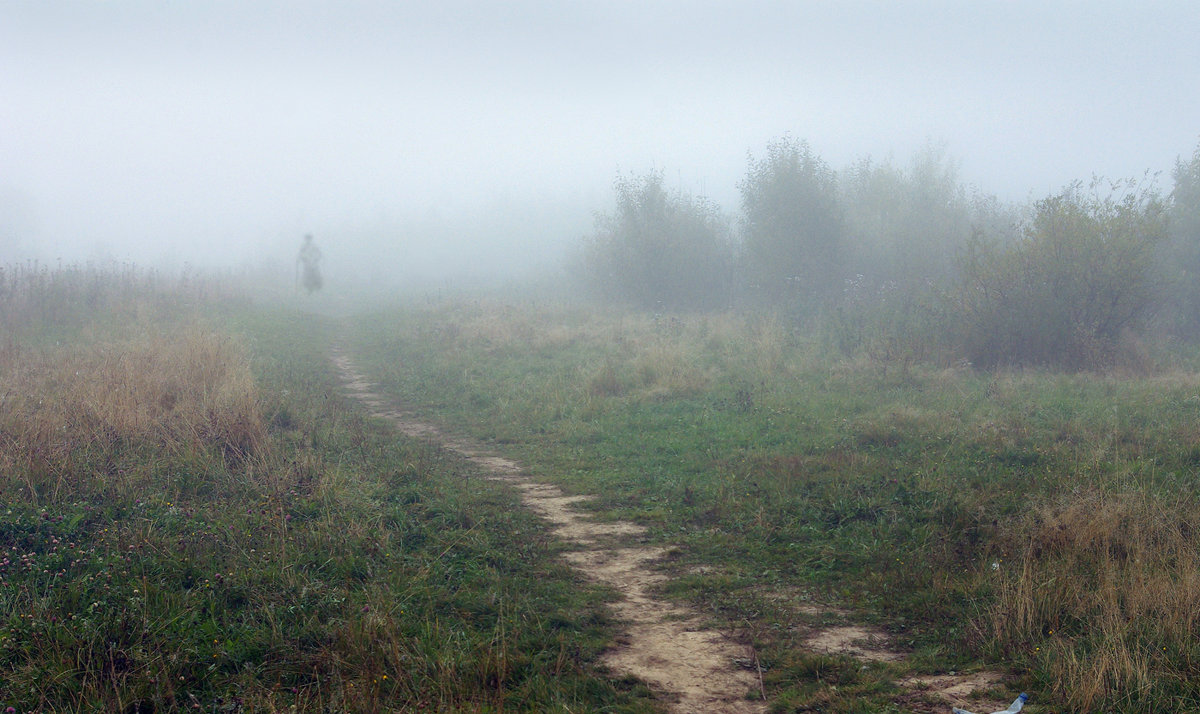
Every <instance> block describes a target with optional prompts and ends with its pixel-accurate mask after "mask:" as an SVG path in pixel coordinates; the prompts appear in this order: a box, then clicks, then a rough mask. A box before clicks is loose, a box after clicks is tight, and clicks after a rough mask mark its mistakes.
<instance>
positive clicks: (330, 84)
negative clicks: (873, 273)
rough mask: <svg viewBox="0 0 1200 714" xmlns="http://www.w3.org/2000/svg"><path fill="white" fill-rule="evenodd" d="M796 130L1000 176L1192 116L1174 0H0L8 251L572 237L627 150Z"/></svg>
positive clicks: (877, 152)
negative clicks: (925, 153) (942, 150)
mask: <svg viewBox="0 0 1200 714" xmlns="http://www.w3.org/2000/svg"><path fill="white" fill-rule="evenodd" d="M784 135H790V136H792V137H794V138H800V139H806V140H808V141H809V143H810V144H811V145H812V147H813V149H814V150H815V151H816V152H817V153H818V154H820V155H821V156H822V157H823V158H824V159H825V160H826V161H827V162H828V163H829V164H830V165H831V166H832V167H833V168H835V169H840V168H842V167H843V166H845V165H847V164H848V163H849V162H851V161H852V160H854V159H856V158H859V157H862V156H864V155H871V156H873V157H875V158H877V159H880V158H886V157H888V156H892V157H894V158H895V160H896V161H897V162H898V163H904V162H906V161H907V160H908V158H909V157H911V155H912V154H913V152H914V151H915V150H916V149H917V148H919V147H920V146H922V145H924V144H926V143H928V142H929V141H935V142H943V143H944V144H945V146H946V148H947V150H948V151H949V153H950V154H951V155H952V156H954V157H955V158H957V159H958V160H959V161H960V165H961V172H962V176H963V179H964V180H965V181H967V182H970V183H972V184H976V185H977V186H978V187H979V188H981V189H982V190H984V191H986V192H990V193H995V194H998V195H999V196H1001V197H1002V198H1005V199H1009V200H1021V199H1026V198H1029V197H1034V198H1038V197H1042V196H1044V195H1046V194H1048V193H1050V192H1052V191H1054V190H1056V189H1058V188H1060V187H1062V186H1063V185H1065V184H1066V183H1069V182H1070V181H1073V180H1075V179H1087V178H1089V177H1091V176H1092V175H1093V174H1102V175H1106V176H1109V177H1114V178H1116V177H1127V176H1140V175H1141V174H1142V173H1143V172H1144V171H1146V170H1147V169H1149V170H1152V171H1159V170H1161V171H1163V172H1164V176H1163V181H1164V183H1165V185H1166V187H1167V188H1169V184H1170V179H1169V173H1170V170H1171V168H1172V167H1173V165H1174V162H1175V159H1176V158H1177V157H1179V156H1181V155H1182V156H1185V157H1187V156H1190V155H1191V153H1192V151H1193V150H1194V149H1195V147H1196V145H1197V142H1198V141H1200V7H1198V6H1197V5H1196V3H1195V2H1194V0H1180V1H1178V2H1153V1H1146V0H1139V1H1131V2H1098V1H1096V0H1092V1H1090V2H1054V1H1053V0H1036V1H1024V0H996V1H970V0H960V1H956V2H905V1H903V0H889V1H881V2H854V1H847V0H838V1H831V2H805V1H797V2H766V1H761V0H737V1H729V2H683V1H678V2H655V1H654V0H640V1H637V2H633V1H628V2H627V1H624V0H605V1H595V2H571V1H569V0H554V1H550V0H544V1H541V2H537V1H532V0H508V1H505V2H479V1H455V0H449V1H447V0H437V1H436V2H434V1H432V0H431V1H430V2H383V1H382V0H376V1H368V0H359V1H355V0H339V1H337V2H332V1H331V2H305V1H303V0H290V1H286V2H284V1H279V2H254V1H253V0H235V1H228V2H225V1H220V0H206V1H202V0H195V1H192V2H188V1H184V0H156V1H149V0H146V1H141V2H134V1H122V0H103V1H102V0H90V1H88V2H64V1H61V0H0V263H3V262H5V261H6V260H11V259H12V258H13V257H18V258H19V257H21V256H24V255H27V254H30V253H36V254H39V255H41V256H42V257H44V258H50V259H53V258H55V257H59V256H61V257H63V258H65V259H68V260H71V259H79V258H87V257H89V256H92V255H96V254H98V251H104V252H105V253H107V254H109V255H112V256H114V257H117V258H119V259H137V260H139V261H158V260H161V259H164V258H166V259H172V260H176V261H182V260H189V261H193V262H200V263H211V262H230V263H236V262H238V261H244V260H251V259H259V258H261V256H262V255H265V254H269V253H271V252H287V253H288V254H287V255H286V256H284V260H290V259H291V253H290V251H294V250H295V248H296V247H298V245H299V241H300V237H301V236H302V235H303V233H305V232H312V233H314V234H315V235H316V236H317V239H318V243H319V244H321V245H322V247H323V248H324V249H325V252H326V255H327V256H330V257H332V256H336V255H338V253H339V251H340V252H343V253H346V254H350V253H355V254H358V255H363V254H367V253H369V252H371V251H373V250H375V249H376V247H377V245H381V244H378V243H377V241H384V244H382V245H386V247H387V249H386V250H384V251H382V252H381V253H380V255H385V256H386V260H407V261H408V263H409V264H410V266H416V267H419V268H420V269H423V270H424V269H433V267H434V266H435V265H436V264H437V261H440V260H442V259H448V258H453V257H456V256H462V255H468V254H470V255H474V256H476V257H475V258H474V259H473V260H474V263H476V264H478V265H477V266H476V267H478V266H488V265H503V264H507V262H511V261H516V260H517V259H518V258H522V259H523V258H524V257H528V256H529V255H530V254H536V255H535V257H536V256H543V257H546V256H555V255H558V254H559V253H560V252H561V249H562V247H563V246H564V245H566V244H569V243H573V242H575V241H577V240H578V238H579V237H580V236H581V235H583V234H584V233H586V232H587V231H588V230H589V229H590V227H591V221H592V217H591V216H592V211H594V210H603V209H606V208H608V206H609V202H610V201H611V186H612V182H613V179H614V178H615V177H616V176H617V175H618V173H625V174H628V173H630V172H633V173H644V172H645V171H646V170H649V169H658V170H662V171H663V172H664V174H665V176H666V177H667V178H668V181H669V183H670V184H672V185H673V186H679V187H682V188H684V189H685V190H688V191H691V192H693V193H702V194H706V195H708V196H709V197H711V198H713V199H714V200H716V201H717V202H718V203H720V204H721V205H722V206H723V207H724V208H725V209H726V210H727V211H728V212H730V213H734V212H736V211H737V209H738V194H737V182H738V181H739V180H740V179H741V178H742V176H743V175H744V174H745V171H746V166H747V153H748V152H750V153H762V152H763V150H764V149H765V147H766V144H767V143H768V142H770V141H771V140H773V139H777V138H779V137H782V136H784Z"/></svg>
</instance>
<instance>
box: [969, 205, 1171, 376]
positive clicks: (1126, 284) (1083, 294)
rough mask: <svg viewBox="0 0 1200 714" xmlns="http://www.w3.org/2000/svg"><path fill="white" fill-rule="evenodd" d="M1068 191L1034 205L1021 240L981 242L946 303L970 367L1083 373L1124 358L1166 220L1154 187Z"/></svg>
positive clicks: (1149, 292)
mask: <svg viewBox="0 0 1200 714" xmlns="http://www.w3.org/2000/svg"><path fill="white" fill-rule="evenodd" d="M1100 185H1101V183H1100V182H1099V181H1095V182H1093V183H1092V185H1091V186H1090V189H1089V190H1087V191H1085V190H1084V189H1083V187H1082V186H1081V185H1080V184H1072V185H1071V186H1069V187H1067V188H1066V189H1064V190H1063V191H1062V192H1061V193H1059V194H1057V195H1053V196H1050V197H1048V198H1046V199H1043V200H1041V201H1039V202H1038V203H1037V204H1036V207H1035V211H1034V215H1033V218H1032V219H1031V220H1030V221H1029V222H1028V223H1027V224H1026V225H1025V227H1024V230H1023V236H1022V239H1021V240H1019V241H1017V242H1015V243H1003V242H1000V241H998V240H996V239H994V238H989V237H988V236H982V235H977V236H976V237H975V239H974V240H973V241H972V243H971V245H970V246H969V250H968V252H967V254H966V256H965V258H964V260H963V263H962V266H961V271H962V272H961V278H960V280H959V282H958V285H957V287H956V291H955V292H954V293H953V294H952V295H951V296H950V297H949V299H950V300H951V303H952V308H951V310H952V315H951V318H952V319H954V320H956V322H957V325H958V331H959V334H958V339H959V340H960V341H961V349H962V350H963V352H964V354H965V355H966V356H967V358H968V359H970V360H971V362H972V363H974V364H976V365H978V366H981V367H991V366H996V365H1046V366H1056V367H1065V368H1068V369H1086V368H1092V367H1099V366H1103V365H1106V364H1111V363H1113V361H1114V360H1116V359H1118V357H1120V356H1121V354H1120V348H1121V346H1122V345H1121V340H1122V338H1123V337H1124V335H1125V333H1126V331H1127V330H1134V329H1136V328H1139V327H1141V326H1142V325H1144V324H1145V322H1146V320H1147V319H1148V317H1149V316H1150V309H1151V307H1152V306H1153V304H1154V302H1155V298H1156V295H1155V281H1156V276H1155V275H1154V274H1153V272H1152V268H1153V258H1154V255H1155V249H1156V248H1157V246H1158V245H1159V244H1160V243H1161V242H1162V241H1163V240H1164V238H1165V236H1166V226H1167V223H1166V210H1165V206H1164V203H1163V201H1162V199H1161V198H1160V196H1159V194H1158V192H1157V191H1156V190H1155V189H1154V188H1153V187H1139V186H1137V185H1136V184H1135V183H1133V182H1129V183H1128V184H1115V185H1112V186H1111V189H1112V190H1111V192H1109V193H1101V192H1100V191H1099V189H1100Z"/></svg>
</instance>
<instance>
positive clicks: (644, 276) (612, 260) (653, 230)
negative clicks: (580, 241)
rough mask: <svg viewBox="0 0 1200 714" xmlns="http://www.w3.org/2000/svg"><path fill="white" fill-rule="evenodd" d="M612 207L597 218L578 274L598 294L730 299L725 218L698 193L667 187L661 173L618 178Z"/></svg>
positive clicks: (700, 302)
mask: <svg viewBox="0 0 1200 714" xmlns="http://www.w3.org/2000/svg"><path fill="white" fill-rule="evenodd" d="M615 189H616V194H617V207H616V211H615V212H613V213H608V214H601V215H599V216H598V217H597V219H596V232H595V234H594V235H593V236H592V237H591V239H590V241H589V242H588V244H587V245H586V247H585V252H584V255H583V262H582V265H581V269H582V273H583V277H584V280H585V281H586V282H587V283H588V285H589V286H590V287H591V288H592V289H593V290H594V291H595V292H597V293H599V294H600V295H601V296H602V297H604V298H607V299H610V300H614V301H619V302H626V303H630V304H633V305H636V306H638V307H642V308H648V309H653V310H663V309H670V310H678V309H709V308H714V307H724V306H726V305H727V304H728V301H729V277H730V272H731V269H732V255H733V249H732V246H731V244H730V236H729V221H728V219H726V218H725V217H724V216H723V215H722V214H721V212H720V209H719V208H718V207H717V206H716V205H714V204H712V203H711V202H709V201H707V200H706V199H704V198H701V197H693V196H690V195H687V194H684V193H682V192H676V193H673V194H672V193H668V192H667V191H666V189H664V188H663V177H662V173H661V172H651V173H649V174H646V175H645V176H641V177H631V178H619V179H617V181H616V184H615Z"/></svg>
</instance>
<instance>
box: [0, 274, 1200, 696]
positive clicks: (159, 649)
mask: <svg viewBox="0 0 1200 714" xmlns="http://www.w3.org/2000/svg"><path fill="white" fill-rule="evenodd" d="M14 275H16V276H17V277H16V279H14V278H13V276H14ZM5 280H6V281H7V282H5V283H4V285H3V286H2V287H3V289H2V290H0V326H2V327H3V328H4V329H5V338H4V340H3V341H0V399H2V400H3V409H2V410H0V667H2V668H3V669H2V671H3V673H4V676H2V677H0V709H3V708H6V707H9V706H11V707H13V708H14V709H15V710H17V711H20V712H28V711H93V712H110V711H128V712H146V711H172V710H179V709H189V710H199V711H211V712H236V711H292V710H295V711H301V712H306V711H308V712H325V711H389V710H391V711H410V710H414V709H416V710H420V709H425V710H431V711H478V712H487V711H530V712H534V711H536V712H542V711H550V712H553V711H559V712H567V711H572V712H578V711H604V712H649V711H659V710H661V705H660V704H659V703H657V702H656V701H655V700H654V698H653V696H652V695H651V693H650V692H649V691H648V690H647V689H646V688H645V687H644V686H642V685H640V684H638V683H637V681H636V680H635V679H633V678H629V677H624V676H614V675H613V674H612V673H609V672H606V671H605V670H604V669H603V668H602V667H601V666H600V665H599V654H600V653H601V652H602V651H603V649H604V648H605V647H606V646H608V645H609V644H610V643H611V642H612V641H613V638H614V636H615V633H616V629H617V623H613V622H610V621H609V619H608V615H607V614H606V613H607V610H606V608H605V602H606V598H608V597H611V593H606V592H604V591H602V590H600V589H599V588H596V587H594V586H592V585H590V584H589V583H588V582H587V581H586V580H584V579H583V577H582V576H581V575H580V574H578V573H576V572H574V571H572V570H571V569H569V568H567V567H566V565H565V564H564V561H563V560H562V559H561V558H559V557H558V555H559V553H560V550H561V549H562V548H563V547H564V546H563V545H562V544H561V543H559V542H558V541H556V540H555V539H554V538H553V537H551V535H550V534H549V533H548V532H547V529H546V525H545V524H544V523H543V522H542V521H540V520H539V519H537V518H536V517H534V516H533V515H531V514H530V513H529V512H527V511H525V510H524V509H522V508H521V507H520V502H519V498H518V496H517V495H516V494H515V493H513V492H512V491H511V490H510V489H508V488H506V487H504V486H503V485H501V484H497V483H494V482H491V481H488V480H486V479H484V478H482V477H481V475H480V474H479V473H478V472H477V470H476V467H474V466H473V465H472V464H471V463H469V462H468V461H466V460H464V459H460V458H457V457H454V456H453V455H451V454H450V453H449V452H446V451H442V450H438V449H436V448H434V447H432V446H430V445H428V444H425V443H421V442H416V441H412V440H409V439H406V438H403V437H401V436H399V435H398V434H397V433H396V432H395V431H394V429H393V428H392V427H391V426H390V425H388V424H387V423H384V422H381V421H376V420H373V419H370V418H368V417H367V416H366V415H365V413H364V410H363V408H362V407H361V406H360V405H359V404H358V403H356V402H354V401H353V400H350V399H349V398H347V397H346V396H345V395H344V394H343V393H342V390H341V388H340V385H339V383H338V381H337V378H336V375H335V374H334V371H333V368H332V365H331V363H330V360H329V349H330V347H331V345H332V344H334V343H335V342H340V343H342V344H343V345H345V346H346V347H348V348H349V349H350V350H351V352H352V353H353V354H354V356H355V358H356V361H357V362H358V364H359V365H360V367H362V368H363V369H364V371H366V372H367V373H368V374H369V375H370V377H371V379H373V380H374V381H377V382H378V383H379V384H380V385H381V387H382V389H384V390H385V391H387V392H388V393H390V394H392V395H393V396H394V397H396V398H397V400H399V401H400V402H402V403H403V404H404V405H405V406H406V407H408V408H410V409H412V410H415V411H418V412H420V413H421V415H422V418H423V419H425V420H427V421H431V422H435V423H439V424H443V425H445V426H447V427H449V428H451V429H456V430H460V431H462V432H463V433H466V434H470V435H472V436H474V437H476V438H479V439H482V440H484V441H487V442H490V444H491V445H492V446H493V448H494V449H495V450H497V451H499V452H502V453H504V454H505V455H507V456H510V457H512V458H515V459H517V460H519V461H521V462H522V463H523V464H524V465H525V466H527V467H528V468H529V469H530V470H531V471H532V472H533V473H534V474H535V475H536V476H537V477H538V478H541V479H544V480H547V481H552V482H554V483H557V484H559V485H560V486H561V487H562V488H563V489H564V490H565V491H568V492H571V493H586V494H590V495H592V496H594V498H593V499H592V500H590V501H588V502H587V504H586V506H585V507H587V508H590V509H593V510H594V512H595V513H596V515H597V517H600V518H612V519H617V518H619V519H629V520H633V521H636V522H638V523H641V524H644V525H645V526H647V527H648V529H649V536H648V539H649V541H651V542H652V543H654V544H658V545H662V546H665V547H666V550H667V552H668V554H669V555H668V557H667V558H666V559H665V561H664V562H663V563H662V564H661V565H662V567H663V569H664V570H665V571H666V572H667V573H668V574H669V575H670V576H671V578H670V580H669V581H668V583H667V584H665V585H664V586H663V587H662V590H661V594H662V596H663V597H666V598H675V599H678V600H681V601H686V602H689V603H691V604H692V605H694V606H695V607H696V608H697V609H698V610H699V611H700V612H702V613H703V614H704V615H705V616H706V617H707V618H708V619H709V620H710V621H711V623H712V624H713V625H714V626H718V627H724V628H729V629H732V630H737V631H740V632H744V633H747V634H748V635H749V637H750V638H751V640H752V642H753V645H754V647H755V650H756V652H757V653H758V657H759V658H760V660H761V662H762V663H763V664H764V665H765V666H766V667H767V670H766V672H765V674H764V680H765V686H766V690H767V693H768V695H769V696H770V698H771V701H772V706H773V709H774V710H775V711H803V710H811V709H812V708H814V707H815V708H818V709H820V710H822V711H828V712H889V711H891V712H899V711H912V710H913V709H919V710H934V709H936V707H933V705H932V704H931V703H929V702H923V701H922V700H921V696H920V694H919V693H916V694H914V693H912V692H905V691H903V690H902V689H901V688H900V687H899V686H898V684H897V681H898V680H899V679H900V678H902V677H903V676H906V675H908V674H913V673H937V672H945V671H949V670H957V671H964V670H971V669H974V668H977V667H996V668H1000V669H1001V670H1003V671H1004V672H1005V673H1007V674H1008V676H1009V682H1008V683H1007V685H1006V687H1011V689H1012V691H1016V690H1019V689H1025V690H1027V691H1029V692H1031V694H1032V695H1033V698H1032V699H1031V704H1030V706H1029V710H1030V711H1031V712H1034V713H1035V714H1036V712H1038V711H1068V712H1091V711H1111V712H1157V711H1181V710H1194V709H1200V684H1197V682H1200V676H1197V675H1200V671H1197V664H1196V663H1197V662H1200V644H1197V643H1200V637H1198V635H1200V618H1196V616H1195V615H1194V614H1193V613H1196V612H1200V517H1198V516H1197V515H1196V514H1197V513H1200V509H1198V506H1200V504H1198V503H1197V490H1196V487H1195V484H1196V479H1197V476H1198V474H1200V429H1198V428H1197V426H1196V425H1197V424H1198V423H1200V376H1197V374H1196V372H1195V371H1192V370H1188V369H1182V368H1177V369H1174V370H1171V371H1168V370H1163V371H1161V372H1160V373H1156V374H1136V375H1075V376H1064V375H1060V374H1054V373H1042V372H1023V373H982V372H978V373H977V372H973V371H969V370H965V369H939V368H932V367H925V366H921V365H920V364H917V363H905V364H901V365H897V364H882V363H879V362H878V361H877V360H876V361H873V360H872V359H870V358H862V359H846V358H843V357H838V356H831V355H830V354H828V353H827V352H826V351H824V349H823V348H822V346H821V344H820V343H819V342H817V341H815V340H813V339H810V338H809V337H807V336H805V335H798V334H796V333H794V332H793V331H791V330H790V329H789V327H788V326H787V325H786V324H785V323H783V322H780V321H779V320H776V319H772V318H769V317H753V316H737V315H695V316H688V317H669V316H667V317H664V316H654V315H644V314H636V313H619V312H613V311H607V312H605V311H600V310H597V309H591V308H583V307H570V308H567V307H557V306H550V305H546V304H542V305H541V306H536V307H535V306H533V305H530V304H518V303H504V302H498V301H489V300H475V301H465V300H464V301H460V302H449V303H444V304H432V303H430V304H426V305H425V306H423V307H420V308H405V309H394V310H386V311H377V312H374V313H369V314H363V315H361V316H358V317H355V318H354V319H352V320H345V321H342V322H335V321H333V320H331V319H328V318H323V317H320V316H317V315H312V314H304V313H301V312H298V311H297V310H295V309H294V308H286V307H276V308H271V307H264V306H258V307H256V306H255V305H254V304H253V303H252V302H250V301H249V300H248V299H247V298H246V297H245V296H244V295H243V294H241V293H238V292H237V291H235V290H231V289H230V288H229V287H228V285H225V284H224V283H220V285H223V286H224V287H221V288H220V289H216V288H213V289H209V288H208V287H204V286H202V285H199V284H197V283H196V282H195V281H192V282H188V283H187V284H186V285H173V284H170V283H169V282H167V281H165V280H164V279H162V278H160V277H154V278H153V279H151V278H150V277H149V276H142V275H139V274H137V273H136V271H134V272H130V271H124V272H120V273H119V274H116V275H110V276H105V275H104V274H101V273H96V272H94V271H76V272H74V273H71V272H69V271H68V272H65V273H53V272H45V271H42V272H39V271H32V272H29V271H26V272H17V273H9V274H6V276H5ZM84 298H86V299H84ZM89 301H90V302H89ZM46 316H52V317H53V316H57V317H58V318H62V319H61V320H59V321H57V322H53V326H50V323H46V324H43V322H42V320H43V318H46ZM55 319H57V318H55ZM1184 362H1185V360H1182V359H1180V363H1181V364H1182V363H1184ZM813 604H823V605H828V606H834V607H837V608H842V609H844V610H848V611H850V612H851V613H852V618H853V619H857V620H862V621H866V622H869V623H873V624H875V625H877V626H879V627H881V628H883V629H884V630H885V631H886V632H887V633H888V634H889V635H890V637H891V638H892V640H893V642H894V643H895V644H896V645H897V646H899V647H900V648H902V649H904V650H905V652H906V654H907V655H908V656H907V658H906V659H905V660H904V661H901V662H888V663H877V664H867V665H864V664H863V663H860V662H857V661H854V660H852V659H850V658H848V657H843V656H828V655H823V654H815V653H812V652H809V651H807V650H806V649H805V648H804V646H803V643H802V641H801V640H802V635H803V629H804V628H803V626H804V625H810V624H830V623H835V622H837V621H839V620H840V619H841V618H842V616H841V615H838V614H827V615H821V614H819V613H816V612H814V611H812V610H811V609H810V608H809V607H807V606H810V605H813ZM997 694H998V695H1003V696H1001V697H1000V698H1005V697H1008V696H1010V695H1011V692H1010V691H1009V689H1005V690H1004V691H1003V692H997Z"/></svg>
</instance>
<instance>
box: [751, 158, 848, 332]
mask: <svg viewBox="0 0 1200 714" xmlns="http://www.w3.org/2000/svg"><path fill="white" fill-rule="evenodd" d="M738 188H739V189H740V191H741V194H742V213H743V215H742V221H743V223H742V241H743V250H744V256H743V259H744V271H745V274H744V276H743V278H744V279H745V280H747V281H749V282H750V284H751V285H752V286H754V287H755V288H756V289H755V290H753V293H756V294H758V295H760V296H761V297H763V298H765V299H766V300H768V301H770V302H773V303H776V304H782V305H784V306H786V307H788V308H797V307H798V308H801V309H802V310H811V309H812V308H813V307H815V306H817V305H819V304H820V303H822V302H826V301H828V300H829V299H830V298H831V297H833V296H835V295H836V294H837V292H838V290H839V289H840V287H841V281H842V278H843V277H844V270H845V266H846V259H847V249H846V244H845V241H846V219H845V215H844V209H843V207H842V204H841V200H840V198H839V196H838V184H837V175H836V174H835V172H834V171H833V170H832V169H830V168H829V166H828V165H827V164H826V163H825V162H824V161H822V160H821V158H820V157H819V156H817V155H816V154H815V153H814V152H813V150H812V148H811V147H809V145H808V143H807V142H804V141H795V140H793V139H790V138H784V139H779V140H777V141H774V142H772V143H770V144H768V145H767V153H766V156H764V157H762V158H760V159H754V158H753V157H751V159H750V166H749V169H748V171H747V175H746V178H745V180H743V181H742V182H741V183H740V184H739V185H738Z"/></svg>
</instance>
